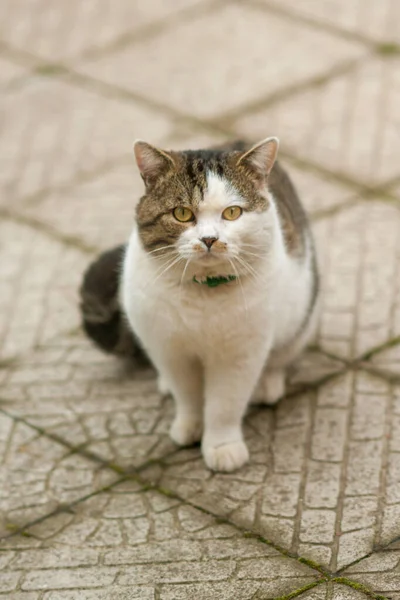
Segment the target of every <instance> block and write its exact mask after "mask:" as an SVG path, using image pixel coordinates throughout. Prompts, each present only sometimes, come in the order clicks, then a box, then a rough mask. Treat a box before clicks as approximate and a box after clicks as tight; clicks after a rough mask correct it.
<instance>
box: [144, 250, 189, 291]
mask: <svg viewBox="0 0 400 600" xmlns="http://www.w3.org/2000/svg"><path fill="white" fill-rule="evenodd" d="M180 258H181V257H180V256H174V257H172V258H171V257H168V258H167V259H166V260H165V261H164V263H163V264H162V265H161V266H160V267H158V269H157V270H156V272H155V276H156V277H155V279H154V280H151V279H150V280H149V281H147V283H146V284H145V288H146V287H147V286H148V285H149V284H150V283H154V282H155V281H157V279H159V277H161V276H162V275H163V274H164V272H166V270H167V269H169V268H170V267H172V266H173V265H174V264H175V263H176V262H178V261H179V260H180Z"/></svg>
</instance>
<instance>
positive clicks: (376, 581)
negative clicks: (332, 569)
mask: <svg viewBox="0 0 400 600" xmlns="http://www.w3.org/2000/svg"><path fill="white" fill-rule="evenodd" d="M344 575H345V576H347V577H349V578H351V579H352V580H353V581H356V582H360V583H362V584H364V585H367V586H368V587H369V588H370V589H372V590H373V591H374V592H375V593H378V594H382V595H384V596H388V597H389V598H393V600H397V599H398V598H400V550H399V548H398V545H397V546H396V544H394V545H393V546H389V547H388V548H387V549H385V550H384V551H381V552H375V553H374V554H373V555H372V556H370V557H368V558H365V559H364V560H362V561H360V562H359V563H357V564H356V565H354V566H352V567H350V568H349V569H348V570H347V571H345V573H344Z"/></svg>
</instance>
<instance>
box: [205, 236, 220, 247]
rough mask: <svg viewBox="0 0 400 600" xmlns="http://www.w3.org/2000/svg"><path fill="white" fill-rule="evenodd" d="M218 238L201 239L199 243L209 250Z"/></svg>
mask: <svg viewBox="0 0 400 600" xmlns="http://www.w3.org/2000/svg"><path fill="white" fill-rule="evenodd" d="M217 239H218V238H215V237H203V238H201V241H202V242H203V243H204V244H205V245H206V246H207V248H208V249H209V250H210V248H211V246H212V245H213V243H214V242H216V241H217Z"/></svg>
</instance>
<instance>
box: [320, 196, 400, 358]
mask: <svg viewBox="0 0 400 600" xmlns="http://www.w3.org/2000/svg"><path fill="white" fill-rule="evenodd" d="M315 230H316V232H317V236H316V237H317V247H318V250H319V252H320V255H321V259H322V260H321V263H322V268H321V271H322V273H323V300H322V314H321V319H320V324H319V331H318V334H317V340H318V344H319V346H320V347H322V348H324V349H326V350H328V351H331V352H334V353H335V354H337V355H339V356H343V357H344V358H354V357H356V356H360V355H361V354H363V353H364V352H368V351H369V350H370V349H371V348H374V347H376V346H379V345H380V344H384V343H386V342H387V341H388V340H390V339H392V338H393V337H395V336H397V335H399V334H400V329H399V326H400V323H397V321H396V318H395V309H396V306H397V305H398V303H399V290H398V281H399V275H400V273H399V269H400V266H399V265H400V261H399V258H398V257H399V256H400V235H399V234H400V219H399V212H398V210H397V209H396V208H395V207H393V206H390V205H386V204H382V203H378V202H368V203H365V204H364V205H359V206H355V207H353V208H351V209H349V210H346V211H344V212H342V213H339V214H337V215H335V216H333V217H331V218H330V219H329V222H328V223H323V222H320V223H317V224H316V226H315ZM328 240H329V241H328Z"/></svg>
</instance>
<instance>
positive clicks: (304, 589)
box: [274, 579, 326, 600]
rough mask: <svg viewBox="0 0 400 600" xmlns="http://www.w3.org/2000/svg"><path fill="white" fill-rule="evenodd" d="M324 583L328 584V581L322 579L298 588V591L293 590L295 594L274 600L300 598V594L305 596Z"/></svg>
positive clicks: (291, 593)
mask: <svg viewBox="0 0 400 600" xmlns="http://www.w3.org/2000/svg"><path fill="white" fill-rule="evenodd" d="M322 583H326V580H325V579H321V581H314V582H313V583H309V584H308V585H305V586H303V587H301V588H298V589H297V590H293V592H290V594H286V595H285V596H278V597H276V598H274V600H291V599H292V598H296V597H297V596H300V594H304V593H305V592H308V591H309V590H312V589H313V588H315V587H317V585H321V584H322Z"/></svg>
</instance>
